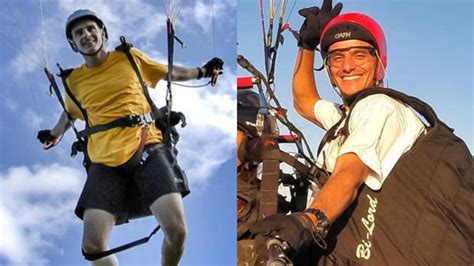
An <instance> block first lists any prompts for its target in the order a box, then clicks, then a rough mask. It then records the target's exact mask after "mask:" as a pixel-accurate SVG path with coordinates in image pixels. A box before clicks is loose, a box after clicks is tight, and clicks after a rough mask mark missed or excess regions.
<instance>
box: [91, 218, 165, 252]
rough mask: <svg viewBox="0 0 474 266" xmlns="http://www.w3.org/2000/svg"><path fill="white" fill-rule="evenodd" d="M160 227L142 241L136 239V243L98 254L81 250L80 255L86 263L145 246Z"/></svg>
mask: <svg viewBox="0 0 474 266" xmlns="http://www.w3.org/2000/svg"><path fill="white" fill-rule="evenodd" d="M160 228H161V227H160V225H158V226H157V227H156V228H155V229H154V230H153V231H152V232H151V233H150V235H148V236H147V237H144V238H142V239H138V240H136V241H133V242H130V243H128V244H125V245H122V246H118V247H116V248H113V249H109V250H107V251H103V252H99V253H88V252H86V251H85V250H84V249H82V255H83V256H84V258H85V259H86V260H88V261H94V260H98V259H101V258H103V257H107V256H109V255H112V254H114V253H118V252H121V251H124V250H127V249H130V248H133V247H135V246H138V245H141V244H145V243H147V242H148V241H149V240H150V238H151V237H152V236H153V235H154V234H156V232H158V230H160Z"/></svg>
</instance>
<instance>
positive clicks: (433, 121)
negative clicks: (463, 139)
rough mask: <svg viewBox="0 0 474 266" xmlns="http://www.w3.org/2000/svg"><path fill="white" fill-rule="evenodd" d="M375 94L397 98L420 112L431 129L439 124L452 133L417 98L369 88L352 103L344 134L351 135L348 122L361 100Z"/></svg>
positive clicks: (360, 93) (388, 89) (428, 107)
mask: <svg viewBox="0 0 474 266" xmlns="http://www.w3.org/2000/svg"><path fill="white" fill-rule="evenodd" d="M374 94H385V95H387V96H389V97H392V98H395V99H396V100H399V101H401V102H403V103H405V104H407V105H408V106H410V107H411V108H413V109H414V110H415V111H416V112H418V113H419V114H420V115H422V116H423V117H424V118H425V119H426V121H427V122H428V123H429V125H430V127H433V128H437V127H438V126H439V124H441V125H443V126H445V127H446V128H448V129H450V130H451V131H452V129H451V128H450V127H448V126H447V125H446V124H445V123H444V122H443V121H441V120H439V119H438V116H437V115H436V113H435V111H434V110H433V108H431V106H430V105H429V104H427V103H425V102H424V101H422V100H420V99H418V98H416V97H413V96H409V95H406V94H404V93H402V92H399V91H396V90H393V89H390V88H369V89H366V90H363V91H361V92H359V93H357V95H356V96H355V99H354V101H353V102H352V103H351V108H350V111H349V114H348V115H347V119H346V122H345V124H344V127H343V129H342V130H343V133H344V134H348V133H349V131H348V126H349V125H348V124H349V123H348V122H347V121H349V119H350V116H351V114H352V110H353V109H354V106H355V104H356V103H357V102H359V101H360V100H362V99H364V98H365V97H367V96H370V95H374Z"/></svg>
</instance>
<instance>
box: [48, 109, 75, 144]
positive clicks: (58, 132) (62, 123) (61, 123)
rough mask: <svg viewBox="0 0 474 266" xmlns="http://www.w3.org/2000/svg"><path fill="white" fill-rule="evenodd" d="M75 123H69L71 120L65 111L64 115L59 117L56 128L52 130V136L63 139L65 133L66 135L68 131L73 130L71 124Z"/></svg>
mask: <svg viewBox="0 0 474 266" xmlns="http://www.w3.org/2000/svg"><path fill="white" fill-rule="evenodd" d="M73 122H74V121H69V118H68V116H67V114H66V112H64V111H63V113H62V114H61V116H60V117H59V120H58V122H57V123H56V126H54V128H53V129H51V135H53V136H55V137H57V138H59V137H61V136H62V135H64V133H66V131H67V130H68V129H70V128H71V123H73Z"/></svg>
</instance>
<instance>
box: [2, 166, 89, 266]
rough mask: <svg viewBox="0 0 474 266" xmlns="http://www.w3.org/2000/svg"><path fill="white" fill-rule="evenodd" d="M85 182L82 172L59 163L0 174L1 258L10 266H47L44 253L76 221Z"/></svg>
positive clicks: (12, 169) (9, 170) (8, 170)
mask: <svg viewBox="0 0 474 266" xmlns="http://www.w3.org/2000/svg"><path fill="white" fill-rule="evenodd" d="M82 180H83V173H82V172H81V171H79V170H77V169H74V168H70V167H64V166H61V165H59V164H53V165H49V166H43V167H39V166H36V167H32V168H29V167H26V166H18V167H12V168H9V169H7V170H6V171H2V172H0V235H1V236H2V237H1V238H0V258H2V259H3V260H5V261H6V262H7V263H8V265H47V263H48V261H47V259H46V258H45V252H46V251H47V250H48V249H50V248H53V247H54V240H55V239H57V238H59V237H60V236H61V235H62V234H64V232H65V231H66V230H67V228H68V226H69V225H71V224H72V223H73V222H74V220H75V218H74V217H73V216H72V215H71V210H72V209H74V206H75V202H76V200H77V197H78V194H79V192H80V190H81V187H82Z"/></svg>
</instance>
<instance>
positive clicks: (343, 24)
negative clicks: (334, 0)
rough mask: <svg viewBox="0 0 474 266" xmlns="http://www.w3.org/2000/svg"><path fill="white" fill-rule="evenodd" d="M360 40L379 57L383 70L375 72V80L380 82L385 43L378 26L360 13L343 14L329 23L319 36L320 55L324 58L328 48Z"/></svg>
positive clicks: (385, 58)
mask: <svg viewBox="0 0 474 266" xmlns="http://www.w3.org/2000/svg"><path fill="white" fill-rule="evenodd" d="M354 39H356V40H361V41H366V42H368V43H371V44H372V45H373V46H374V47H375V49H377V52H378V54H379V56H380V60H381V61H382V64H383V68H381V67H379V68H378V70H377V75H376V78H377V80H382V79H383V77H384V74H385V71H384V69H385V68H387V43H386V42H385V34H384V33H383V30H382V28H381V27H380V25H379V24H378V23H377V22H376V21H375V20H374V19H373V18H371V17H369V16H367V15H365V14H362V13H345V14H342V15H339V16H337V17H335V18H334V19H332V20H331V21H329V23H328V24H327V25H326V27H325V28H324V29H323V32H322V34H321V42H320V43H321V53H322V55H323V57H326V55H327V52H328V49H329V46H331V44H333V43H335V42H339V41H345V40H354Z"/></svg>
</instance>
